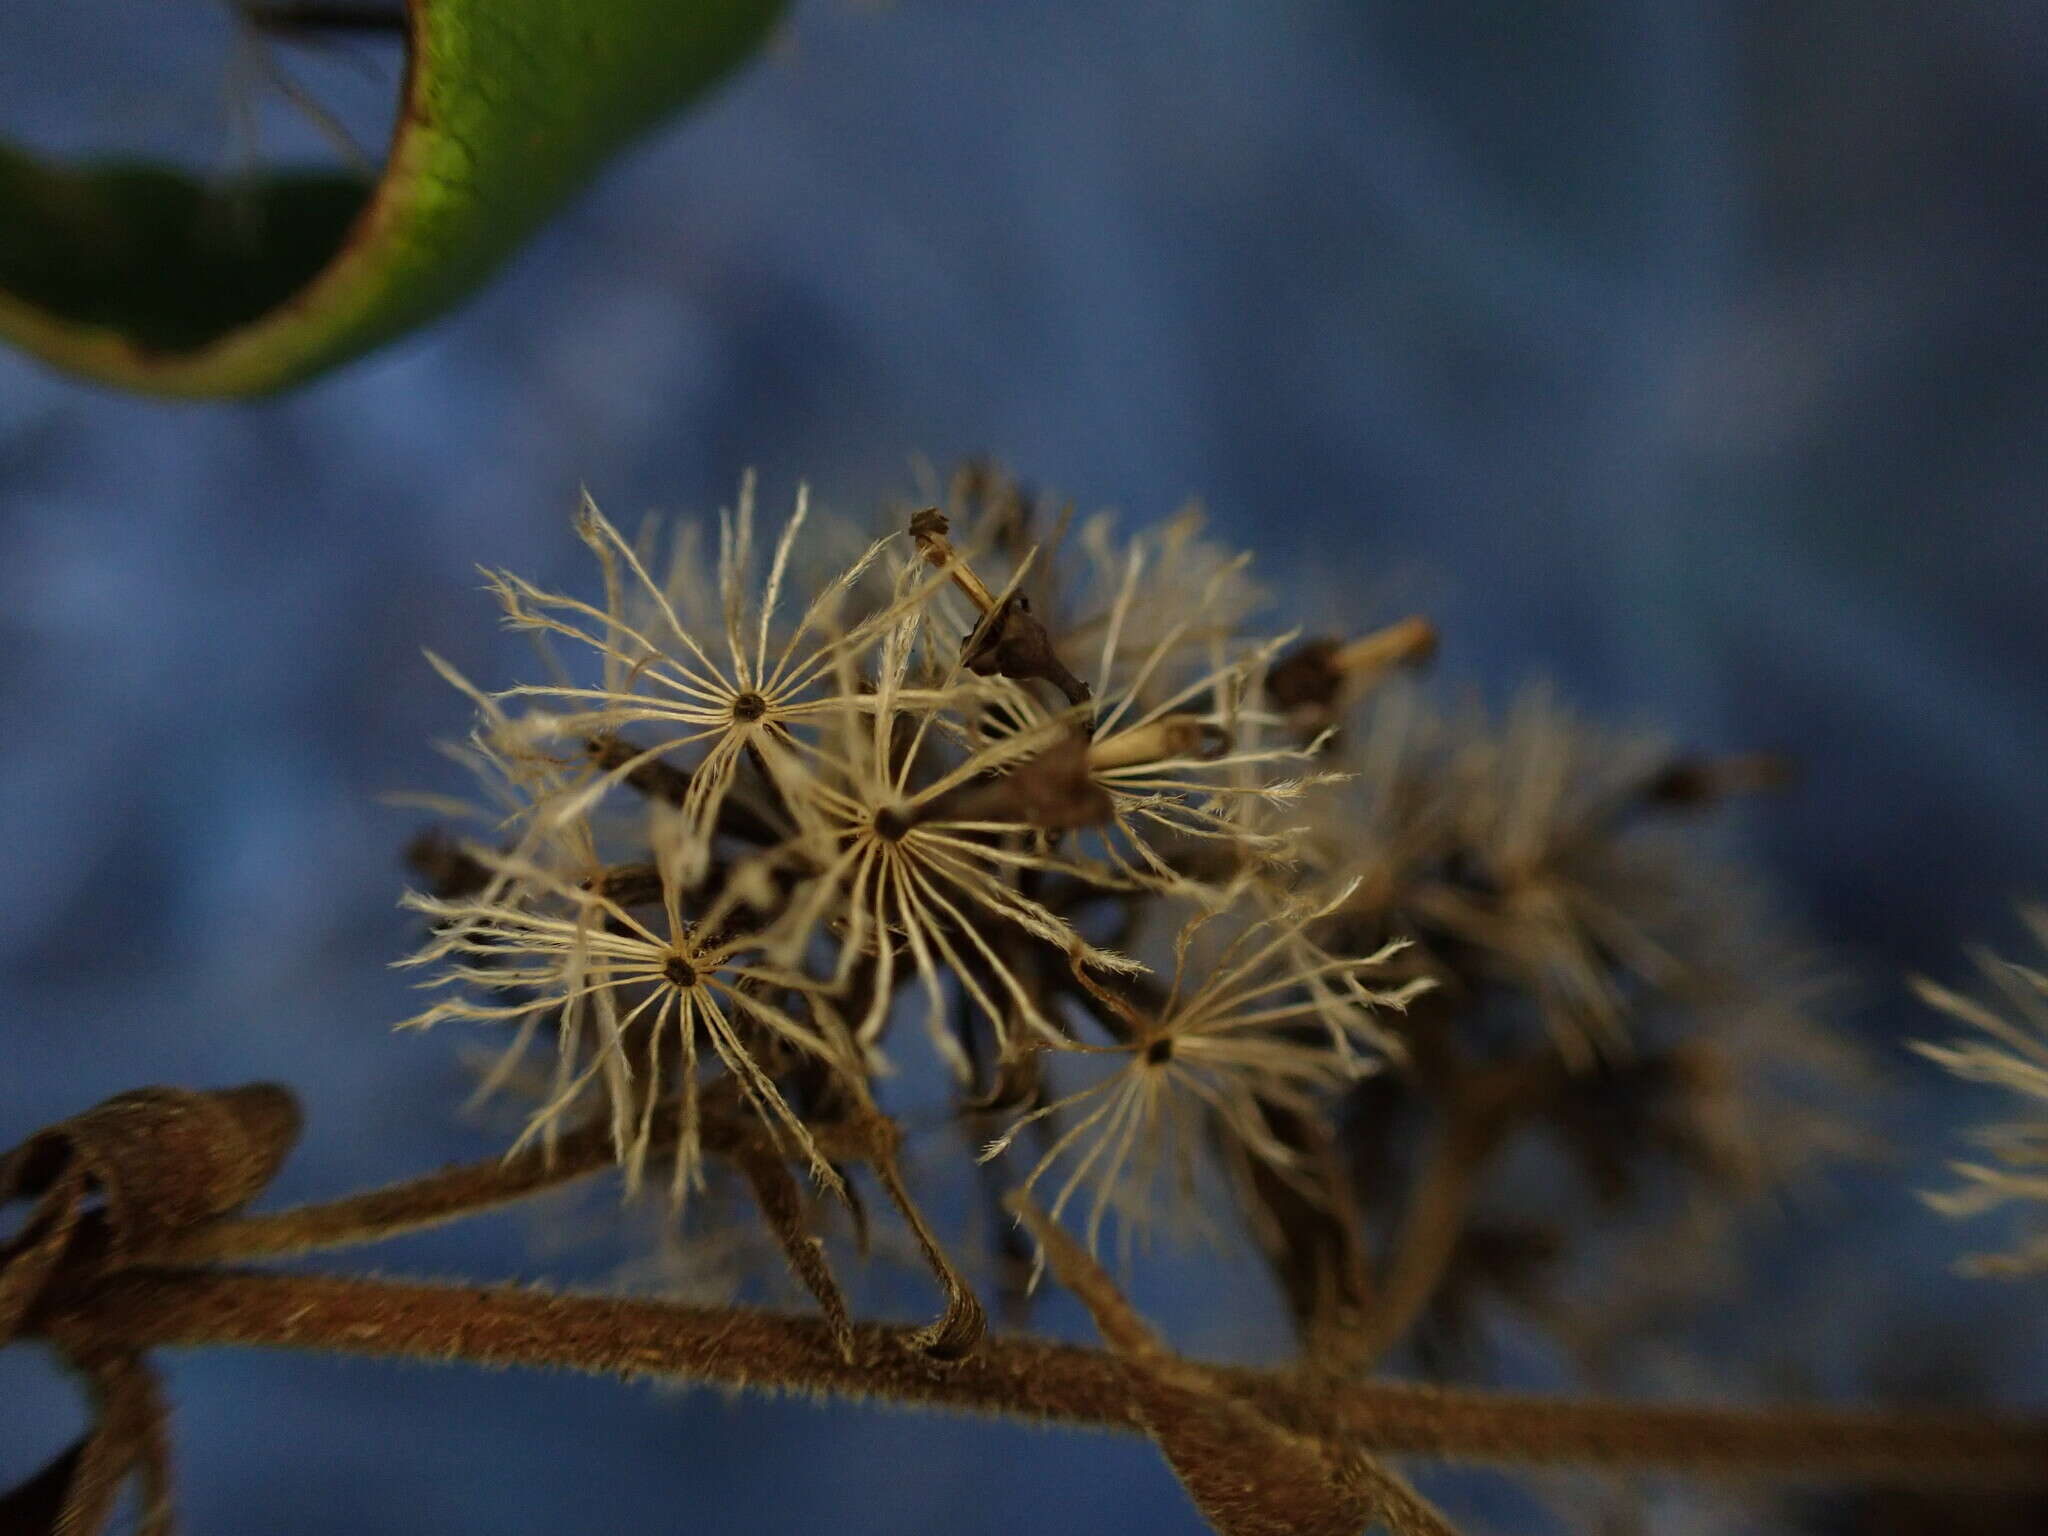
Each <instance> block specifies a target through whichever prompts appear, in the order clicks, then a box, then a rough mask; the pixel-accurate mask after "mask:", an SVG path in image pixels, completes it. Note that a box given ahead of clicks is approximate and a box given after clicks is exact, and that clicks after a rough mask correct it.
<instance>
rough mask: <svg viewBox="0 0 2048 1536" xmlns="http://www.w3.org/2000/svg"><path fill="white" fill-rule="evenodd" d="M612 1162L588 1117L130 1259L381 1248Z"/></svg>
mask: <svg viewBox="0 0 2048 1536" xmlns="http://www.w3.org/2000/svg"><path fill="white" fill-rule="evenodd" d="M676 1130H677V1118H676V1112H675V1110H674V1109H673V1108H672V1107H671V1108H667V1109H664V1110H661V1111H659V1112H658V1113H657V1115H656V1119H655V1123H654V1126H653V1128H652V1129H651V1130H650V1132H649V1143H648V1144H649V1146H650V1148H652V1149H654V1150H657V1151H659V1150H664V1149H666V1148H668V1147H670V1146H672V1145H673V1144H674V1142H675V1137H676ZM752 1134H753V1133H752V1130H751V1128H750V1127H742V1126H740V1125H739V1124H738V1123H737V1122H735V1121H728V1120H726V1119H723V1118H719V1117H714V1116H709V1115H707V1116H706V1118H705V1121H704V1124H703V1126H702V1135H703V1138H704V1145H705V1147H706V1148H707V1149H708V1150H710V1151H713V1152H719V1153H723V1154H726V1155H728V1156H731V1155H737V1154H738V1153H740V1152H742V1151H745V1150H749V1149H751V1148H752V1147H753V1145H754V1142H753V1140H752V1139H751V1137H752ZM812 1135H813V1138H814V1139H815V1140H816V1141H817V1143H818V1145H819V1147H820V1149H821V1150H823V1151H824V1152H825V1153H826V1154H827V1155H828V1156H834V1157H837V1156H843V1155H846V1154H847V1153H849V1152H852V1153H854V1154H856V1155H858V1154H859V1153H861V1152H864V1151H865V1147H866V1142H865V1141H864V1140H859V1139H857V1138H853V1137H850V1136H849V1134H848V1133H847V1132H845V1131H843V1130H841V1129H839V1128H837V1127H832V1126H826V1127H822V1128H820V1127H814V1128H813V1131H812ZM615 1159H616V1148H615V1147H614V1146H613V1143H612V1132H611V1126H610V1123H609V1122H608V1121H607V1122H597V1121H593V1122H591V1123H590V1124H588V1125H584V1126H579V1127H578V1128H577V1129H575V1130H573V1131H570V1132H568V1133H567V1134H565V1135H564V1136H562V1137H561V1138H560V1139H559V1140H558V1141H556V1143H555V1145H554V1147H553V1148H552V1150H550V1149H548V1148H544V1147H529V1148H528V1149H526V1150H525V1151H523V1152H515V1153H513V1154H512V1155H511V1156H509V1157H493V1158H488V1159H486V1160H485V1161H483V1162H479V1163H464V1164H460V1165H458V1166H456V1167H453V1168H444V1169H442V1170H441V1171H440V1172H438V1173H430V1174H427V1175H425V1176H424V1177H422V1178H417V1179H405V1180H402V1181H401V1182H399V1183H396V1184H387V1185H385V1186H384V1187H383V1188H382V1189H373V1190H370V1191H368V1192H366V1193H364V1194H360V1195H350V1196H348V1197H347V1198H346V1199H342V1200H329V1201H326V1202H323V1203H322V1204H319V1205H302V1206H298V1207H296V1208H294V1209H292V1210H288V1211H276V1212H272V1213H270V1214H268V1215H262V1216H237V1217H231V1218H226V1219H223V1220H219V1221H211V1222H207V1223H206V1224H204V1225H203V1226H196V1227H188V1228H186V1229H184V1230H183V1231H180V1232H176V1233H173V1234H172V1235H171V1236H170V1237H168V1238H167V1239H166V1240H164V1241H163V1242H161V1243H159V1244H158V1245H156V1246H155V1247H153V1248H151V1249H149V1250H148V1251H147V1252H144V1253H140V1254H137V1255H136V1256H135V1262H138V1263H146V1264H162V1265H176V1264H222V1263H243V1262H246V1261H248V1260H250V1259H282V1258H290V1257H293V1256H295V1255H298V1254H306V1253H318V1252H321V1251H323V1250H326V1249H330V1248H348V1247H353V1246H356V1245H358V1244H362V1243H377V1242H382V1241H384V1240H385V1239H386V1238H391V1237H397V1236H399V1235H401V1234H403V1233H406V1232H416V1231H419V1230H421V1229H422V1228H425V1227H435V1226H440V1225H442V1224H443V1223H445V1222H450V1221H459V1220H461V1219H462V1218H463V1217H465V1216H473V1215H476V1214H478V1213H479V1212H482V1211H486V1210H490V1209H492V1208H493V1207H495V1206H500V1205H509V1204H510V1203H512V1202H513V1201H515V1200H523V1199H525V1198H526V1197H527V1196H528V1195H533V1194H538V1193H539V1192H540V1191H542V1190H545V1189H553V1188H555V1187H556V1186H558V1185H562V1184H568V1183H572V1182H574V1181H575V1180H577V1179H582V1178H588V1177H589V1176H590V1175H592V1174H595V1173H603V1172H604V1171H605V1170H607V1169H609V1168H611V1167H612V1166H614V1162H615Z"/></svg>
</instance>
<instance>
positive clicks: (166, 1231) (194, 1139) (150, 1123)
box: [0, 1083, 299, 1341]
mask: <svg viewBox="0 0 2048 1536" xmlns="http://www.w3.org/2000/svg"><path fill="white" fill-rule="evenodd" d="M298 1132H299V1109H298V1101H297V1100H296V1099H294V1098H293V1097H292V1095H291V1094H290V1093H289V1092H287V1091H286V1090H285V1089H283V1088H280V1087H278V1086H276V1085H274V1084H270V1083H252V1084H249V1085H247V1086H245V1087H241V1088H228V1089H221V1090H217V1091H212V1092H200V1091H195V1090H192V1089H186V1088H139V1089H135V1090H134V1091H132V1092H129V1093H122V1094H117V1095H115V1096H114V1097H113V1098H111V1099H108V1100H106V1101H105V1102H104V1103H101V1104H98V1105H95V1106H94V1107H93V1108H91V1109H89V1110H86V1111H85V1112H84V1113H83V1114H78V1115H74V1116H72V1117H71V1118H70V1119H69V1120H65V1121H61V1122H60V1123H58V1124H56V1125H53V1126H50V1127H49V1128H47V1129H45V1130H42V1131H38V1132H37V1133H36V1134H35V1135H33V1136H31V1137H30V1138H29V1139H28V1140H27V1141H25V1142H23V1143H22V1144H21V1145H20V1146H18V1147H16V1148H15V1149H14V1150H13V1151H11V1152H9V1153H7V1154H6V1155H5V1156H4V1157H0V1203H4V1202H6V1201H9V1200H16V1199H33V1200H35V1201H36V1202H37V1203H36V1208H35V1210H34V1211H32V1212H31V1213H30V1215H29V1217H28V1220H27V1222H26V1223H25V1224H24V1225H23V1226H22V1228H21V1230H20V1231H19V1232H17V1233H16V1234H15V1236H14V1237H13V1238H12V1239H11V1240H10V1241H8V1242H7V1243H5V1244H4V1245H0V1341H4V1340H5V1339H6V1338H8V1337H10V1336H11V1335H12V1334H13V1332H14V1331H15V1330H16V1329H17V1328H18V1327H19V1326H20V1324H21V1321H22V1319H23V1317H24V1316H25V1315H26V1314H27V1312H28V1310H29V1308H30V1307H31V1306H33V1305H34V1303H35V1301H36V1299H37V1297H38V1295H39V1294H40V1293H41V1291H42V1290H43V1288H44V1286H45V1285H47V1284H48V1283H49V1280H50V1278H51V1276H52V1274H53V1273H54V1272H55V1270H56V1268H57V1266H58V1265H59V1263H60V1262H61V1261H62V1260H64V1259H65V1258H67V1257H77V1256H78V1255H79V1247H80V1244H81V1243H84V1242H87V1241H89V1242H91V1243H92V1244H93V1245H94V1249H93V1252H92V1257H94V1258H98V1259H102V1260H107V1261H113V1262H119V1261H121V1260H123V1259H125V1258H127V1257H129V1256H131V1255H134V1254H137V1253H140V1252H142V1251H143V1250H145V1249H147V1248H148V1247H150V1246H151V1245H152V1244H154V1243H157V1242H159V1241H161V1240H163V1239H165V1238H166V1237H168V1236H169V1235H170V1234H172V1233H174V1232H178V1231H181V1230H183V1229H186V1228H189V1227H194V1226H198V1225H200V1224H202V1223H204V1222H207V1221H210V1220H212V1219H214V1218H216V1217H219V1216H225V1215H227V1214H229V1213H230V1212H232V1211H235V1210H239V1209H240V1208H241V1207H242V1206H244V1205H246V1204H247V1203H248V1202H249V1201H250V1200H252V1199H254V1198H255V1196H256V1195H257V1194H258V1193H259V1192H260V1191H261V1190H262V1189H263V1187H264V1186H265V1185H266V1184H268V1183H269V1182H270V1180H271V1178H272V1177H273V1176H274V1175H275V1174H276V1172H277V1169H278V1166H279V1165H280V1164H281V1163H282V1162H283V1161H284V1157H285V1154H286V1152H288V1151H289V1150H290V1148H291V1145H292V1142H293V1141H294V1140H296V1139H297V1136H298ZM95 1195H97V1196H98V1197H99V1200H100V1202H101V1206H100V1208H99V1209H97V1210H88V1208H87V1207H88V1201H89V1200H90V1198H91V1197H93V1196H95Z"/></svg>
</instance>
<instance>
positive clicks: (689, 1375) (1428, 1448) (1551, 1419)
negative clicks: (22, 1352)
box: [28, 1269, 2048, 1485]
mask: <svg viewBox="0 0 2048 1536" xmlns="http://www.w3.org/2000/svg"><path fill="white" fill-rule="evenodd" d="M28 1331H30V1332H32V1333H36V1334H52V1333H59V1332H61V1333H62V1334H63V1335H64V1337H65V1338H66V1339H67V1340H78V1341H86V1340H90V1341H92V1342H93V1343H94V1344H95V1345H97V1346H98V1347H101V1348H104V1349H107V1350H110V1351H115V1350H127V1351H135V1350H142V1349H149V1348H158V1347H183V1348H194V1347H203V1346H243V1347H259V1348H282V1349H310V1350H323V1351H329V1352H334V1353H340V1354H354V1355H368V1356H382V1357H386V1358H393V1359H411V1360H423V1361H434V1362H442V1363H446V1362H450V1361H457V1360H460V1361H466V1362H469V1363H471V1364H476V1365H487V1366H512V1365H523V1366H544V1367H553V1368H557V1369H565V1370H576V1371H585V1372H590V1373H592V1374H598V1375H611V1376H620V1377H626V1378H643V1377H662V1378H667V1379H671V1380H678V1381H688V1382H695V1383H700V1384H703V1385H710V1386H720V1387H745V1388H751V1389H754V1390H758V1391H767V1392H793V1393H801V1394H803V1395H806V1396H812V1397H837V1398H850V1399H874V1400H880V1401H885V1402H890V1403H894V1404H897V1405H900V1406H904V1407H927V1408H947V1409H955V1410H965V1411H970V1412H979V1413H988V1414H996V1415H1000V1416H1003V1417H1008V1418H1017V1419H1027V1420H1035V1421H1039V1422H1047V1423H1058V1424H1065V1425H1071V1426H1074V1427H1081V1428H1096V1429H1113V1430H1124V1431H1136V1430H1139V1429H1141V1428H1142V1425H1143V1421H1142V1417H1141V1405H1140V1404H1139V1403H1138V1402H1137V1401H1136V1400H1135V1398H1134V1395H1133V1393H1132V1390H1131V1386H1130V1381H1129V1377H1128V1374H1127V1373H1126V1371H1125V1368H1124V1366H1123V1364H1122V1362H1120V1361H1119V1360H1117V1359H1116V1358H1115V1357H1114V1356H1111V1355H1109V1354H1107V1353H1105V1352H1103V1351H1100V1350H1091V1349H1084V1348H1079V1347H1076V1346H1074V1345H1067V1344H1055V1343H1048V1342H1044V1341H1041V1340H1037V1339H1032V1338H1020V1337H1006V1336H995V1337H990V1338H986V1339H984V1340H983V1341H982V1343H981V1344H980V1345H979V1347H978V1348H976V1349H975V1351H974V1352H973V1353H972V1354H969V1355H967V1356H966V1357H964V1358H962V1359H960V1360H958V1361H954V1362H950V1363H944V1364H941V1363H938V1362H935V1361H933V1360H932V1359H931V1358H930V1357H929V1356H928V1355H926V1354H924V1353H923V1352H922V1349H921V1342H922V1341H921V1338H920V1334H921V1330H919V1329H915V1328H908V1327H891V1326H884V1325H880V1324H874V1323H861V1324H856V1325H855V1326H854V1328H853V1341H854V1350H855V1355H856V1359H855V1360H854V1361H848V1360H847V1359H846V1358H845V1356H844V1355H842V1354H841V1353H840V1350H839V1346H838V1343H837V1341H836V1340H835V1339H834V1337H833V1332H832V1329H831V1328H830V1326H829V1325H828V1324H826V1323H825V1322H823V1321H821V1320H820V1319H817V1318H813V1317H793V1316H787V1315H784V1314H780V1313H775V1312H769V1311H762V1310H757V1309H752V1308H705V1307H688V1306H682V1305H677V1304H672V1303H663V1302H654V1301H634V1300H622V1299H618V1298H613V1297H602V1296H584V1295H574V1294H567V1295H563V1294H550V1293H547V1292H542V1291H535V1290H520V1289H507V1288H503V1287H475V1286H448V1285H423V1284H411V1283H403V1282H398V1281H389V1280H375V1279H367V1278H354V1277H338V1276H310V1275H308V1276H301V1275H273V1274H262V1273H251V1272H234V1271H225V1272H221V1271H211V1272H209V1271H199V1272H192V1271H179V1270H162V1269H135V1270H128V1271H124V1272H122V1273H120V1274H117V1275H113V1276H110V1277H108V1278H106V1279H104V1280H101V1281H99V1282H97V1283H95V1284H91V1285H88V1286H85V1287H83V1288H80V1289H79V1290H77V1291H75V1292H73V1293H72V1294H70V1295H69V1296H68V1297H67V1298H66V1299H63V1300H59V1301H53V1302H52V1303H51V1304H49V1305H48V1306H47V1307H45V1308H44V1309H42V1310H41V1311H39V1312H38V1313H37V1314H36V1315H34V1316H33V1317H31V1318H30V1319H29V1329H28ZM1200 1368H1201V1369H1203V1370H1204V1371H1205V1372H1207V1373H1209V1374H1210V1375H1212V1376H1213V1378H1214V1379H1215V1380H1216V1381H1218V1382H1219V1383H1221V1384H1223V1385H1224V1386H1226V1387H1227V1388H1228V1389H1229V1390H1230V1391H1232V1392H1233V1393H1234V1394H1236V1395H1237V1396H1238V1397H1239V1398H1241V1399H1242V1400H1243V1401H1245V1402H1246V1403H1248V1404H1249V1405H1251V1406H1252V1407H1253V1408H1255V1409H1256V1410H1257V1411H1258V1412H1259V1413H1261V1414H1263V1415H1264V1416H1265V1417H1267V1418H1269V1419H1271V1420H1273V1421H1274V1422H1275V1423H1278V1424H1281V1425H1283V1426H1285V1427H1288V1428H1290V1429H1294V1430H1296V1431H1297V1432H1299V1433H1304V1434H1314V1435H1319V1436H1322V1437H1324V1438H1328V1439H1331V1440H1336V1441H1341V1442H1342V1443H1345V1444H1347V1445H1350V1446H1354V1447H1356V1448H1358V1449H1360V1450H1364V1451H1369V1452H1374V1453H1378V1454H1383V1455H1390V1456H1421V1457H1427V1458H1430V1459H1434V1460H1441V1461H1450V1462H1461V1463H1473V1464H1489V1465H1501V1466H1516V1465H1519V1466H1537V1465H1549V1466H1581V1467H1613V1468H1624V1467H1625V1468H1630V1469H1638V1470H1666V1471H1675V1472H1691V1473H1695V1474H1706V1475H1716V1476H1736V1475H1743V1476H1763V1477H1783V1478H1795V1479H1809V1478H1853V1479H1860V1480H1866V1481H1870V1482H1875V1483H1882V1484H1921V1483H1926V1484H1949V1485H2000V1484H2010V1485H2032V1484H2038V1483H2040V1482H2042V1481H2044V1480H2048V1421H2043V1420H2040V1419H2019V1418H2003V1419H2001V1418H1991V1417H1963V1416H1953V1415H1935V1414H1883V1413H1871V1412H1860V1411H1852V1410H1836V1409H1824V1408H1780V1409H1743V1408H1697V1407H1667V1406H1662V1405H1652V1404H1644V1403H1628V1402H1608V1401H1597V1400H1596V1401H1585V1400H1580V1401H1574V1400H1564V1399H1556V1398H1545V1397H1534V1396H1518V1395H1510V1394H1503V1393H1488V1392H1469V1391H1445V1390H1438V1389H1434V1388H1427V1387H1418V1386H1406V1385H1397V1384H1391V1383H1357V1384H1345V1385H1327V1384H1317V1383H1310V1382H1307V1381H1305V1380H1304V1379H1303V1378H1302V1377H1301V1376H1299V1375H1298V1374H1295V1373H1290V1372H1279V1371H1264V1370H1256V1369H1250V1368H1246V1367H1239V1366H1221V1365H1214V1366H1212V1365H1202V1366H1201V1367H1200Z"/></svg>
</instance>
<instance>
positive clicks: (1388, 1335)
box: [1338, 1093, 1511, 1372]
mask: <svg viewBox="0 0 2048 1536" xmlns="http://www.w3.org/2000/svg"><path fill="white" fill-rule="evenodd" d="M1510 1119H1511V1116H1510V1114H1509V1112H1508V1108H1507V1106H1506V1105H1505V1104H1501V1103H1489V1102H1487V1101H1486V1100H1484V1099H1482V1098H1480V1097H1477V1096H1474V1095H1471V1094H1466V1093H1458V1094H1454V1096H1453V1099H1452V1104H1451V1108H1450V1111H1449V1114H1448V1116H1447V1118H1446V1122H1445V1124H1444V1127H1443V1130H1442V1132H1441V1133H1440V1135H1439V1136H1438V1138H1437V1142H1436V1145H1435V1146H1434V1147H1433V1148H1432V1149H1431V1151H1430V1155H1429V1158H1428V1161H1427V1162H1425V1163H1424V1165H1423V1168H1422V1172H1421V1175H1420V1176H1419V1177H1418V1178H1417V1180H1416V1184H1415V1187H1414V1189H1412V1190H1411V1191H1410V1192H1409V1196H1408V1206H1407V1209H1406V1211H1404V1212H1403V1214H1402V1218H1401V1228H1400V1232H1399V1234H1398V1235H1397V1236H1396V1237H1395V1239H1394V1249H1393V1255H1392V1258H1391V1259H1390V1260H1389V1262H1388V1265H1387V1272H1386V1276H1385V1278H1384V1279H1383V1281H1382V1282H1381V1285H1380V1290H1379V1295H1378V1296H1377V1297H1375V1298H1374V1301H1373V1310H1372V1313H1371V1316H1370V1317H1369V1319H1368V1320H1367V1323H1366V1326H1365V1328H1364V1330H1363V1331H1362V1332H1361V1334H1360V1335H1359V1337H1358V1338H1357V1340H1356V1341H1355V1342H1354V1344H1353V1345H1352V1347H1351V1348H1350V1349H1348V1350H1346V1351H1344V1352H1343V1354H1342V1357H1341V1359H1340V1361H1339V1362H1338V1367H1339V1369H1340V1370H1345V1371H1352V1372H1355V1371H1359V1370H1362V1369H1364V1368H1365V1367H1367V1366H1369V1365H1371V1364H1372V1363H1373V1362H1374V1361H1376V1360H1378V1359H1379V1358H1380V1357H1381V1356H1382V1355H1384V1354H1385V1353H1386V1352H1387V1351H1388V1350H1390V1349H1392V1348H1393V1347H1394V1346H1395V1345H1396V1344H1398V1343H1399V1342H1400V1341H1401V1340H1402V1338H1403V1337H1405V1336H1406V1335H1407V1333H1408V1330H1409V1329H1410V1328H1412V1327H1414V1326H1415V1322H1416V1319H1417V1318H1419V1317H1421V1316H1422V1312H1423V1309H1424V1308H1425V1307H1427V1306H1428V1305H1429V1299H1430V1297H1432V1296H1434V1295H1435V1294H1436V1289H1437V1286H1438V1285H1439V1284H1440V1283H1441V1282H1442V1280H1443V1277H1444V1271H1445V1270H1446V1269H1448V1268H1449V1267H1450V1263H1451V1259H1452V1256H1453V1255H1454V1254H1455V1253H1456V1252H1457V1249H1458V1240H1459V1238H1461V1237H1462V1236H1463V1235H1464V1231H1465V1215H1466V1211H1467V1210H1468V1209H1469V1207H1470V1206H1471V1203H1472V1193H1473V1191H1474V1189H1476V1188H1477V1186H1478V1183H1479V1175H1480V1172H1481V1170H1482V1169H1484V1168H1485V1166H1486V1164H1487V1162H1488V1161H1489V1160H1490V1159H1491V1158H1492V1156H1493V1153H1494V1149H1495V1148H1496V1147H1498V1146H1499V1145H1500V1144H1501V1140H1502V1138H1503V1137H1504V1136H1505V1135H1506V1133H1507V1129H1508V1126H1509V1123H1510Z"/></svg>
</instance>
